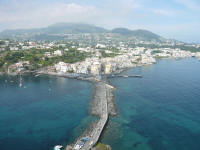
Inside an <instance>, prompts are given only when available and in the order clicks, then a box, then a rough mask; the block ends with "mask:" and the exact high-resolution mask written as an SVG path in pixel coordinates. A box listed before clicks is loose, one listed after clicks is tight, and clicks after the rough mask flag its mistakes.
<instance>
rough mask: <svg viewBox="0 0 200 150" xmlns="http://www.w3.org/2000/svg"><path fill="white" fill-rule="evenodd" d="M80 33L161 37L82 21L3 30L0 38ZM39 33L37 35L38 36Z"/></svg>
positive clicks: (150, 33) (145, 37)
mask: <svg viewBox="0 0 200 150" xmlns="http://www.w3.org/2000/svg"><path fill="white" fill-rule="evenodd" d="M82 33H112V34H119V35H121V36H124V37H134V38H138V39H143V40H156V41H160V40H161V39H162V37H160V36H159V35H157V34H155V33H152V32H150V31H147V30H129V29H127V28H115V29H113V30H107V29H104V28H102V27H97V26H94V25H90V24H84V23H56V24H53V25H50V26H48V27H45V28H33V29H15V30H5V31H2V32H1V33H0V37H1V38H14V37H15V38H16V37H21V38H27V39H29V38H33V37H34V38H39V37H40V35H42V37H48V36H52V35H56V34H57V35H58V34H82ZM38 35H39V36H38Z"/></svg>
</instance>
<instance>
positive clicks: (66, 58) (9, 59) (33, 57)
mask: <svg viewBox="0 0 200 150" xmlns="http://www.w3.org/2000/svg"><path fill="white" fill-rule="evenodd" d="M53 51H54V50H36V49H31V50H23V51H5V52H4V53H2V54H1V59H0V68H2V67H3V66H4V64H5V63H7V64H8V65H11V64H14V63H17V62H19V61H29V62H30V64H31V66H32V67H31V69H38V68H40V67H45V66H50V65H53V64H55V63H58V62H60V61H63V62H65V63H75V62H78V61H84V60H85V58H86V57H88V56H90V53H86V52H84V53H83V52H80V51H77V50H76V49H70V50H69V51H64V52H63V55H62V56H52V57H46V56H45V52H50V53H53ZM29 69H30V68H29Z"/></svg>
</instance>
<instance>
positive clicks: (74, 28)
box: [0, 23, 107, 36]
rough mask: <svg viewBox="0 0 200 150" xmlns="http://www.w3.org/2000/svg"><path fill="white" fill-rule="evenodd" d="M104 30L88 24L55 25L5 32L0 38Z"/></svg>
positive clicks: (98, 31)
mask: <svg viewBox="0 0 200 150" xmlns="http://www.w3.org/2000/svg"><path fill="white" fill-rule="evenodd" d="M102 32H107V30H106V29H104V28H100V27H96V26H93V25H89V24H80V23H79V24H76V23H57V24H53V25H51V26H48V27H46V28H35V29H15V30H5V31H3V32H1V33H0V36H11V35H24V34H25V35H26V34H65V33H66V34H76V33H102Z"/></svg>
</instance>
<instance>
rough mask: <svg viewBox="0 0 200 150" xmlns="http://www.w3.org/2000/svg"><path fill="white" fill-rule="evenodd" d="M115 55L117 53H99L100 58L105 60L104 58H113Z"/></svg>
mask: <svg viewBox="0 0 200 150" xmlns="http://www.w3.org/2000/svg"><path fill="white" fill-rule="evenodd" d="M117 55H118V54H117V53H106V52H105V51H101V56H102V57H103V58H105V57H115V56H117Z"/></svg>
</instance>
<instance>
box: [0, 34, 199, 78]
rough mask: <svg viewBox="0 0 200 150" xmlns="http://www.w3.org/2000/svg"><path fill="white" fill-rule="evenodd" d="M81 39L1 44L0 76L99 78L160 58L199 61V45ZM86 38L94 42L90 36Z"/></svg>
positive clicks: (6, 41)
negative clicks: (32, 73) (31, 73)
mask: <svg viewBox="0 0 200 150" xmlns="http://www.w3.org/2000/svg"><path fill="white" fill-rule="evenodd" d="M80 36H81V35H73V36H71V38H72V39H70V40H68V41H51V42H49V41H39V42H38V41H16V40H0V57H1V59H0V72H1V73H3V72H4V73H5V72H6V73H8V74H18V73H19V72H29V71H36V70H38V69H42V70H43V71H45V73H48V72H49V73H51V72H54V73H58V74H72V73H73V74H87V75H88V74H90V75H99V74H112V73H118V72H120V71H122V70H124V69H126V68H131V67H136V66H141V65H149V64H153V63H156V59H160V58H174V59H179V58H186V57H197V58H200V45H198V44H196V45H195V44H190V45H187V44H185V43H182V42H177V43H174V42H165V43H158V42H155V41H152V42H149V41H148V42H145V41H132V42H131V41H129V40H128V41H125V40H121V41H119V39H117V40H116V39H112V36H110V37H108V35H106V36H105V37H104V38H103V39H102V41H101V40H100V39H99V38H100V37H98V36H97V37H95V38H94V39H93V40H94V42H93V44H91V43H90V42H88V40H86V39H84V40H83V39H82V40H81V41H79V40H78V38H79V37H80ZM82 36H83V35H82ZM101 36H102V35H101ZM75 37H77V38H75ZM84 37H86V38H87V39H90V38H91V37H90V36H89V35H88V34H87V36H86V35H85V36H84ZM74 39H75V40H74Z"/></svg>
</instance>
